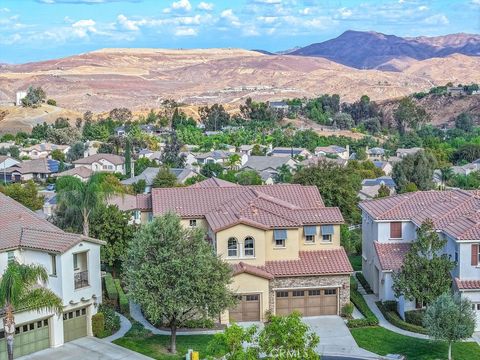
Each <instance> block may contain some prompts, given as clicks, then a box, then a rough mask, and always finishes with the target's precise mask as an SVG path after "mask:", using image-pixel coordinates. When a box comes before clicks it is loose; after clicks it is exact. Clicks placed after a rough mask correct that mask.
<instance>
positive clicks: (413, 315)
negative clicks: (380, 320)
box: [405, 309, 425, 327]
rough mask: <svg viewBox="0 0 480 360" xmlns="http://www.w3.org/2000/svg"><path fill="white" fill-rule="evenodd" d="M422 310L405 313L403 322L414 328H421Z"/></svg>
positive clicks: (423, 311)
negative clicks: (414, 326)
mask: <svg viewBox="0 0 480 360" xmlns="http://www.w3.org/2000/svg"><path fill="white" fill-rule="evenodd" d="M424 316H425V310H424V309H418V310H409V311H405V321H406V322H407V323H409V324H412V325H416V326H420V327H422V326H423V317H424Z"/></svg>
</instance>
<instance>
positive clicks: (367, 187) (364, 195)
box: [358, 176, 397, 200]
mask: <svg viewBox="0 0 480 360" xmlns="http://www.w3.org/2000/svg"><path fill="white" fill-rule="evenodd" d="M382 185H383V186H386V187H388V189H389V190H390V195H394V194H395V192H396V191H395V188H396V186H397V185H396V184H395V181H393V179H392V178H391V177H390V176H380V177H378V178H376V179H364V180H362V189H361V190H360V192H359V193H358V197H359V198H360V199H361V200H366V199H373V198H374V197H375V196H377V195H378V190H380V187H381V186H382Z"/></svg>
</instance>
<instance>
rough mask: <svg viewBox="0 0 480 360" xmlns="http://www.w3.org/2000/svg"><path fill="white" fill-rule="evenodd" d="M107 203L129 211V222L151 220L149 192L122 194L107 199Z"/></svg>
mask: <svg viewBox="0 0 480 360" xmlns="http://www.w3.org/2000/svg"><path fill="white" fill-rule="evenodd" d="M107 204H108V205H113V206H117V207H118V209H119V210H121V211H126V212H131V214H132V216H131V220H130V223H131V224H146V223H147V222H149V221H152V196H151V195H150V194H137V195H130V194H122V195H116V196H111V197H109V198H108V199H107Z"/></svg>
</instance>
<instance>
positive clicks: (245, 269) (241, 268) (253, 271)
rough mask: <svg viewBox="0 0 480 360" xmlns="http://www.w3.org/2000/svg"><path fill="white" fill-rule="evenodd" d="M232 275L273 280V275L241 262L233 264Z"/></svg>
mask: <svg viewBox="0 0 480 360" xmlns="http://www.w3.org/2000/svg"><path fill="white" fill-rule="evenodd" d="M232 267H233V275H238V274H243V273H246V274H250V275H254V276H259V277H263V278H265V279H269V280H271V279H273V275H272V274H270V273H268V272H266V271H265V270H262V269H260V268H259V267H257V266H254V265H249V264H245V263H244V262H243V261H240V262H239V263H238V264H234V265H233V266H232Z"/></svg>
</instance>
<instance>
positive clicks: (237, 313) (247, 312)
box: [229, 294, 260, 322]
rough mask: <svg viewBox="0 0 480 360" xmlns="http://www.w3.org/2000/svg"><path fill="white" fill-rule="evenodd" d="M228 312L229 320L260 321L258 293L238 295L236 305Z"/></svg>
mask: <svg viewBox="0 0 480 360" xmlns="http://www.w3.org/2000/svg"><path fill="white" fill-rule="evenodd" d="M229 313H230V321H235V322H241V321H260V294H249V295H239V296H238V303H237V306H236V307H235V308H232V309H230V311H229Z"/></svg>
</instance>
